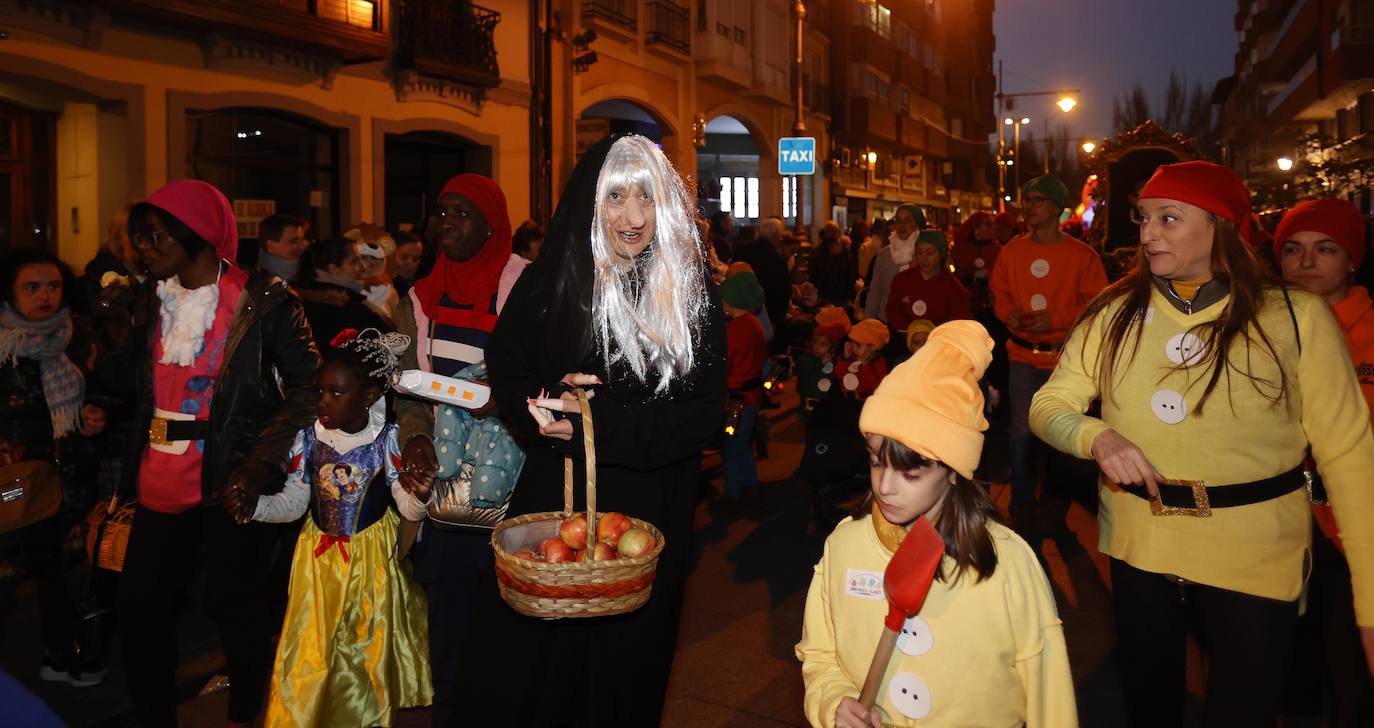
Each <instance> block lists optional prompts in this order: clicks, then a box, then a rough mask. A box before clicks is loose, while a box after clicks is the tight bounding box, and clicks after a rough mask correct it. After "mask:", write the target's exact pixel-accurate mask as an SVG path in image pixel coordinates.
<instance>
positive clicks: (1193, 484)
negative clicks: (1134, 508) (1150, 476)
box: [1150, 478, 1212, 518]
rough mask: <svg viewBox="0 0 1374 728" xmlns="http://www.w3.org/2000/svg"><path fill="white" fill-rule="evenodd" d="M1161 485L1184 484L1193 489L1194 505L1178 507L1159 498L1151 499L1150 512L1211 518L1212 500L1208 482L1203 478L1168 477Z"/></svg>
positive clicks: (1160, 514)
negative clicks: (1178, 478)
mask: <svg viewBox="0 0 1374 728" xmlns="http://www.w3.org/2000/svg"><path fill="white" fill-rule="evenodd" d="M1159 484H1160V485H1183V486H1187V487H1189V488H1192V489H1193V507H1192V508H1178V507H1176V506H1166V505H1164V501H1162V500H1160V499H1159V498H1151V499H1150V513H1153V514H1154V515H1156V516H1192V517H1193V518H1211V517H1212V502H1211V501H1210V500H1208V498H1207V483H1206V482H1205V481H1202V480H1176V479H1174V478H1166V479H1165V480H1162V481H1160V483H1159Z"/></svg>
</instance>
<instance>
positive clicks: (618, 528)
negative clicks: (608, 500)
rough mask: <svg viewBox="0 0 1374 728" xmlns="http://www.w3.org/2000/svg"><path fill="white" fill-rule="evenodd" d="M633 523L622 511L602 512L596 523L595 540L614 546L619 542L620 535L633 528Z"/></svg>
mask: <svg viewBox="0 0 1374 728" xmlns="http://www.w3.org/2000/svg"><path fill="white" fill-rule="evenodd" d="M634 525H635V524H634V523H633V522H631V521H630V518H629V517H628V516H626V515H625V514H624V513H616V512H614V511H612V512H610V513H603V514H601V520H600V521H598V522H597V524H596V540H598V541H600V542H601V543H604V544H606V545H607V546H615V545H616V544H617V543H619V542H620V535H621V534H622V533H625V532H626V531H628V530H630V529H631V528H634Z"/></svg>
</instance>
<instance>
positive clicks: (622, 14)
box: [582, 0, 639, 30]
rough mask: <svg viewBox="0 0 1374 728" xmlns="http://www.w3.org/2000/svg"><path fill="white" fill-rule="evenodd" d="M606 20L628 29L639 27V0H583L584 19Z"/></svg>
mask: <svg viewBox="0 0 1374 728" xmlns="http://www.w3.org/2000/svg"><path fill="white" fill-rule="evenodd" d="M593 18H595V19H598V20H604V21H606V22H608V23H612V24H615V25H619V26H621V27H622V28H625V29H626V30H636V29H638V28H639V0H582V19H583V20H590V19H593Z"/></svg>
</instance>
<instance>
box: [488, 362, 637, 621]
mask: <svg viewBox="0 0 1374 728" xmlns="http://www.w3.org/2000/svg"><path fill="white" fill-rule="evenodd" d="M576 391H577V401H578V404H579V405H580V407H581V409H582V432H583V439H584V444H585V447H586V451H587V455H586V458H587V534H588V540H589V541H591V540H594V539H595V534H596V525H597V512H596V447H595V442H596V440H595V436H594V434H593V431H592V413H591V408H590V405H589V404H588V402H587V393H586V392H585V391H584V390H582V389H578V390H576ZM572 513H573V462H572V458H566V459H564V461H563V510H562V512H556V511H551V512H546V513H531V514H528V515H524V516H517V517H515V518H510V519H507V520H505V521H502V522H501V523H500V524H498V525H497V526H496V529H495V531H493V532H492V535H491V545H492V548H493V550H494V551H495V552H496V577H497V582H498V584H499V586H500V589H501V598H502V599H505V600H506V603H507V604H509V605H510V606H511V608H512V609H514V610H515V611H517V612H519V613H521V614H524V615H527V616H530V617H544V618H546V619H561V618H565V617H605V616H609V615H612V614H622V613H625V612H632V611H634V610H636V609H638V608H640V607H641V606H643V605H644V602H646V601H648V599H649V591H650V589H652V588H653V582H654V571H655V569H656V568H657V566H658V556H659V554H661V553H662V552H663V534H662V533H661V532H660V531H659V530H658V529H657V528H655V527H654V525H653V524H651V523H648V522H646V521H642V520H639V519H638V518H631V519H630V521H631V522H633V523H634V526H635V527H636V528H642V529H644V530H645V531H648V532H649V533H651V534H653V537H654V539H655V544H654V548H653V550H652V551H650V552H649V553H647V554H645V555H644V556H640V557H639V558H634V559H614V560H611V561H593V560H592V552H593V551H594V550H595V549H592V548H588V549H586V550H585V554H584V555H583V557H582V559H581V560H579V561H564V562H558V563H547V562H543V561H531V560H529V559H522V558H518V557H516V556H514V555H513V554H514V552H515V551H516V550H518V549H520V548H534V547H535V546H536V545H537V544H538V543H539V542H541V541H543V540H544V539H546V538H551V537H554V536H557V535H558V524H559V522H560V521H562V520H563V519H564V518H568V517H570V516H571V515H572Z"/></svg>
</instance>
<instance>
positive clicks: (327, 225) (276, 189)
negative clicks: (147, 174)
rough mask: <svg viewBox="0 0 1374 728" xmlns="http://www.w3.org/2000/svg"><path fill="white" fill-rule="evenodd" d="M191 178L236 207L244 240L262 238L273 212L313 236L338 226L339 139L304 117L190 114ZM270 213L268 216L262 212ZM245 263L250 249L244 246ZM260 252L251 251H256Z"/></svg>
mask: <svg viewBox="0 0 1374 728" xmlns="http://www.w3.org/2000/svg"><path fill="white" fill-rule="evenodd" d="M186 142H187V147H186V173H187V176H189V177H191V178H194V179H200V180H205V181H206V182H209V183H210V184H212V185H214V186H216V187H218V188H219V189H220V191H222V192H224V194H225V196H226V197H228V198H229V200H230V201H231V202H236V203H237V202H239V201H246V200H259V201H271V202H272V203H274V204H273V205H262V204H242V205H236V207H237V208H238V210H239V214H240V217H241V219H240V220H239V237H240V239H248V240H254V241H256V239H257V221H258V220H259V219H261V218H263V217H266V216H267V214H271V213H270V212H269V209H270V210H272V211H275V212H279V213H287V214H291V215H296V216H298V217H301V218H304V219H305V220H306V221H308V222H309V223H310V232H309V235H310V237H311V238H315V239H323V238H328V237H331V236H334V235H339V234H340V233H342V232H343V230H342V229H341V227H340V216H341V214H342V213H341V210H340V203H339V200H340V194H341V192H340V189H339V133H338V131H336V130H334V129H331V128H329V127H326V126H323V125H320V124H317V123H315V122H313V121H310V120H309V119H306V118H304V117H299V116H294V115H290V114H284V113H282V112H279V111H273V110H268V109H253V108H238V109H223V110H220V111H187V112H186ZM263 213H267V214H263ZM239 247H240V261H241V262H247V261H244V258H245V257H253V258H256V253H255V252H253V253H252V255H251V256H245V255H244V254H245V253H249V252H250V251H249V248H250V246H247V245H240V246H239ZM256 249H257V246H256V245H254V246H251V250H252V251H256Z"/></svg>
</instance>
